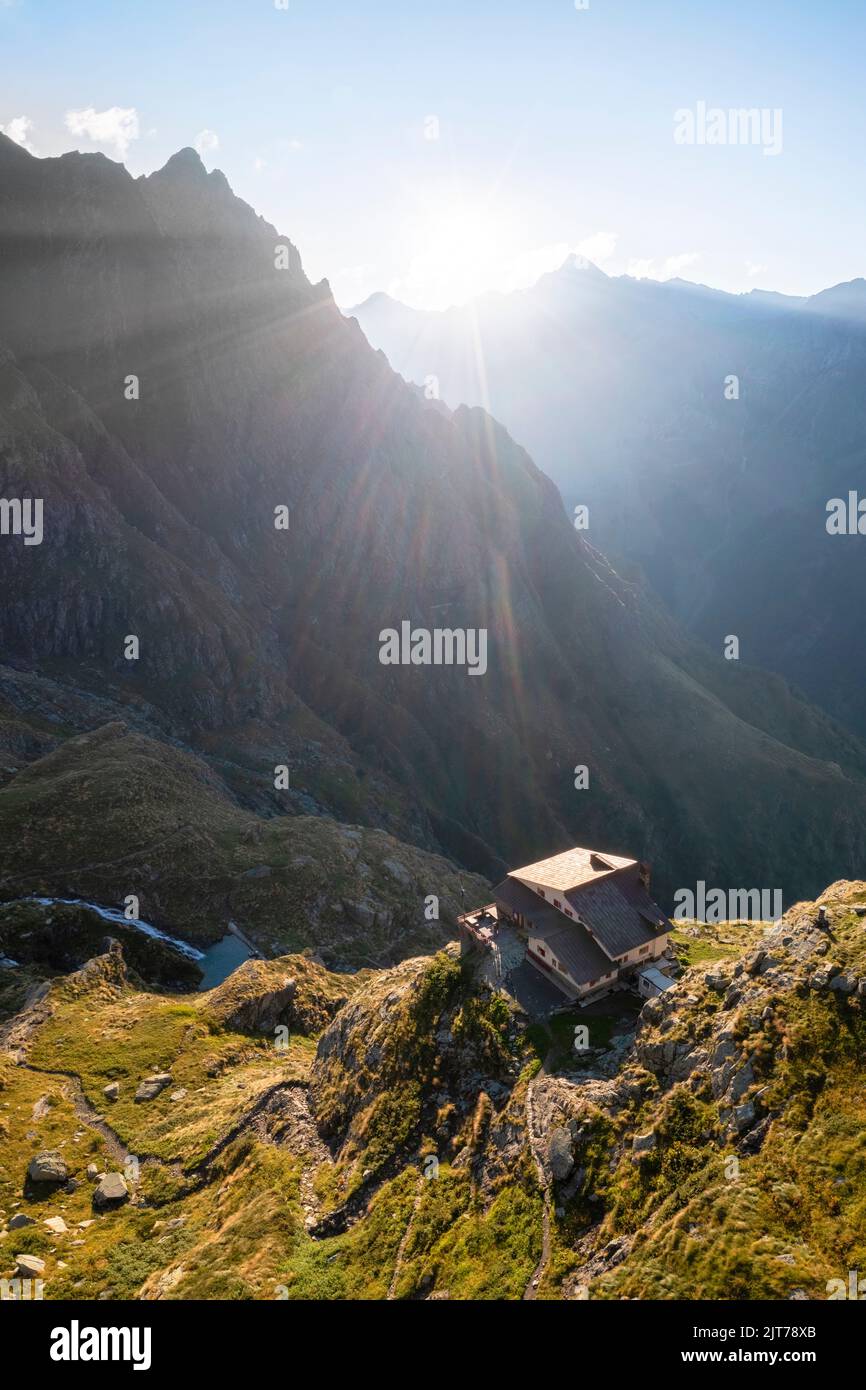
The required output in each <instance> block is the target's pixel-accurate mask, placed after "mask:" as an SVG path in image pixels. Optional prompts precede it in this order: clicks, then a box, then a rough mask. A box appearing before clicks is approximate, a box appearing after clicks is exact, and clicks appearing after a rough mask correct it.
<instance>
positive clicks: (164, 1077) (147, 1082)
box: [135, 1071, 171, 1101]
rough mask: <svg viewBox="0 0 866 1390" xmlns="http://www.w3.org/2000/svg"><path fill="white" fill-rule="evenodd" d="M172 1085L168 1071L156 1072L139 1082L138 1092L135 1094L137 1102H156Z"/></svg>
mask: <svg viewBox="0 0 866 1390" xmlns="http://www.w3.org/2000/svg"><path fill="white" fill-rule="evenodd" d="M170 1085H171V1076H170V1074H169V1073H168V1072H167V1071H159V1072H155V1073H154V1075H153V1076H146V1077H145V1078H144V1080H143V1081H140V1082H139V1085H138V1090H137V1091H136V1093H135V1099H136V1100H137V1101H143V1100H154V1099H155V1098H156V1097H157V1096H158V1095H159V1093H160V1091H164V1090H165V1088H166V1086H170Z"/></svg>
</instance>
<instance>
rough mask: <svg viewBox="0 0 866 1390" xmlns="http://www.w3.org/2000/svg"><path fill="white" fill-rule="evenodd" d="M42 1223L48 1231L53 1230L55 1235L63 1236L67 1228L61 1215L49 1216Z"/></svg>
mask: <svg viewBox="0 0 866 1390" xmlns="http://www.w3.org/2000/svg"><path fill="white" fill-rule="evenodd" d="M43 1225H45V1226H47V1227H48V1229H49V1231H51V1232H53V1234H54V1235H56V1236H63V1235H65V1234H66V1232H67V1231H68V1230H69V1227H68V1226H67V1224H66V1222H65V1221H64V1220H63V1217H62V1216H49V1217H47V1218H46V1220H45V1221H44V1222H43Z"/></svg>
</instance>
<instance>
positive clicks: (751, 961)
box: [744, 950, 767, 975]
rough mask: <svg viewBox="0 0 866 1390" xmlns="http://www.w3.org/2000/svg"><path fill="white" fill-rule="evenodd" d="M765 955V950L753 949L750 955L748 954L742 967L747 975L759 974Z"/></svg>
mask: <svg viewBox="0 0 866 1390" xmlns="http://www.w3.org/2000/svg"><path fill="white" fill-rule="evenodd" d="M766 955H767V953H766V951H760V950H758V951H754V952H753V953H752V955H750V956H749V957H748V959H747V960H746V962H745V967H744V968H745V971H746V974H747V975H759V974H760V972H761V966H762V965H763V963H764V960H765V959H766Z"/></svg>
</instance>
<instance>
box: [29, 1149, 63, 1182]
mask: <svg viewBox="0 0 866 1390" xmlns="http://www.w3.org/2000/svg"><path fill="white" fill-rule="evenodd" d="M27 1176H28V1177H29V1179H30V1181H31V1182H66V1180H67V1178H68V1177H69V1169H68V1168H67V1166H66V1162H65V1160H64V1159H63V1158H62V1157H61V1155H60V1154H59V1153H58V1152H57V1150H56V1149H52V1150H48V1149H46V1150H45V1151H44V1152H43V1153H40V1154H37V1155H36V1156H35V1158H31V1160H30V1166H29V1168H28V1169H27Z"/></svg>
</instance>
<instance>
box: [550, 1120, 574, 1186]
mask: <svg viewBox="0 0 866 1390" xmlns="http://www.w3.org/2000/svg"><path fill="white" fill-rule="evenodd" d="M547 1156H548V1159H549V1162H550V1171H551V1173H552V1174H553V1176H554V1178H555V1179H556V1181H557V1182H565V1180H566V1178H567V1177H568V1176H569V1174H570V1173H571V1171H572V1169H573V1168H574V1149H573V1148H572V1141H571V1132H570V1131H569V1130H567V1129H565V1128H564V1127H563V1126H559V1127H557V1128H556V1129H553V1130H551V1132H550V1138H549V1139H548V1142H547Z"/></svg>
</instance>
